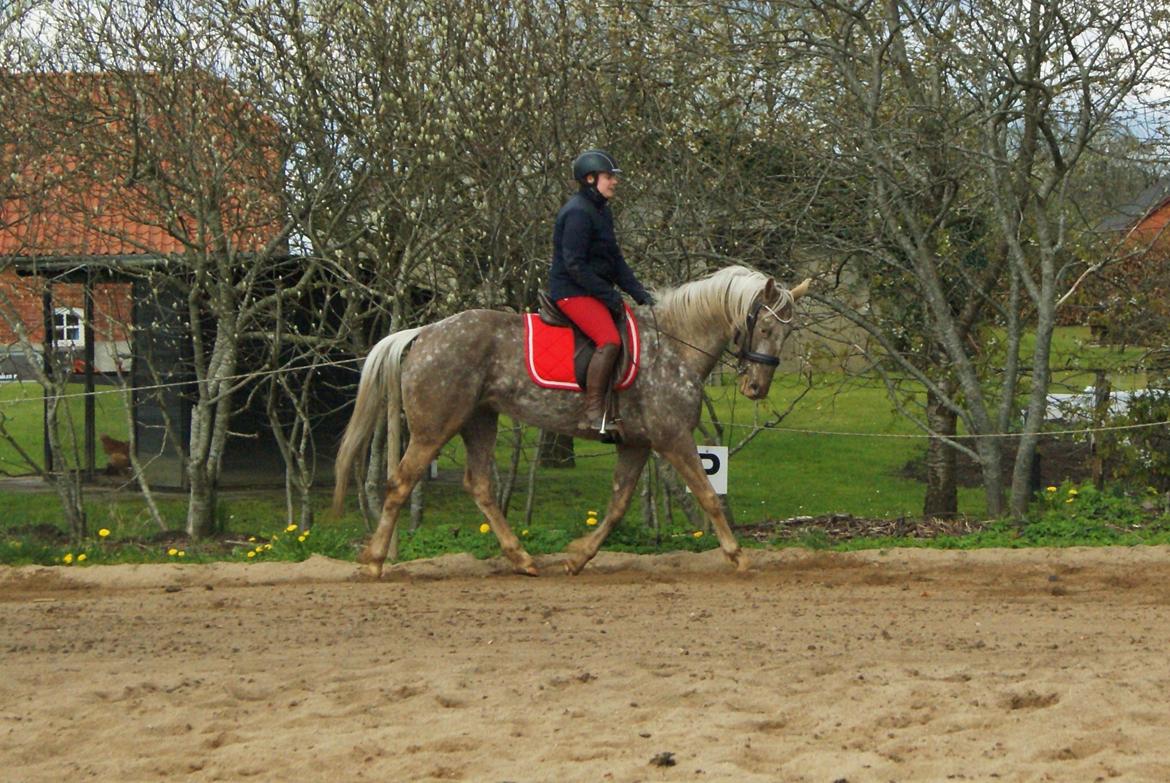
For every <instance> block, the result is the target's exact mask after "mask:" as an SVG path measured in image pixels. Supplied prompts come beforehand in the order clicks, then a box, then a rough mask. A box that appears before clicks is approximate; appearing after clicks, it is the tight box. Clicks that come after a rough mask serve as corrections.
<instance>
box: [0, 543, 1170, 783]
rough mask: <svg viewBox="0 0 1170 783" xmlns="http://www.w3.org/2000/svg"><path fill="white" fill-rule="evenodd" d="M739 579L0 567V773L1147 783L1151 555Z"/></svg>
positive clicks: (974, 561)
mask: <svg viewBox="0 0 1170 783" xmlns="http://www.w3.org/2000/svg"><path fill="white" fill-rule="evenodd" d="M545 562H548V561H545ZM754 562H755V564H756V566H755V570H754V571H753V572H752V573H751V574H749V575H747V576H745V577H739V576H736V575H733V574H730V573H728V572H727V570H726V568H725V566H724V565H723V563H722V561H721V559H720V557H719V555H718V554H717V553H708V554H705V555H681V554H680V555H665V556H659V557H633V556H623V555H616V554H603V555H602V556H601V557H600V558H599V559H598V561H596V565H595V566H591V567H590V568H589V569H588V570H587V571H586V573H585V574H583V575H582V576H580V577H576V578H568V577H564V576H549V577H542V578H539V579H531V578H522V577H515V576H510V575H506V574H502V573H500V572H501V570H502V569H503V564H502V563H498V562H486V563H484V562H476V561H474V560H472V559H470V558H468V557H461V556H456V557H448V558H442V559H439V560H436V561H428V562H420V563H412V564H407V565H404V566H398V567H395V568H394V569H392V570H389V571H388V572H387V576H386V578H385V579H384V580H383V581H381V582H378V583H368V582H358V581H354V580H353V566H352V565H350V564H345V563H338V562H334V561H329V560H325V559H321V558H315V559H313V560H310V561H308V562H306V563H302V564H299V565H289V564H254V565H235V564H231V565H228V564H223V565H214V566H197V565H187V566H178V565H174V566H169V565H168V566H106V567H91V568H71V569H63V568H22V569H0V672H2V676H0V778H3V779H4V780H5V781H11V782H13V783H15V782H17V781H21V782H23V781H62V780H79V779H95V780H102V781H151V780H192V781H205V780H228V781H239V780H265V781H268V780H271V781H289V780H301V781H312V780H326V781H349V780H377V781H413V780H466V781H488V782H490V783H501V782H502V781H514V782H515V783H521V782H528V781H532V782H536V781H556V782H557V783H565V782H567V781H610V780H613V781H682V780H686V781H716V780H718V781H817V782H819V783H835V782H839V781H842V780H844V781H849V783H860V782H862V781H883V782H884V781H945V780H980V781H984V780H987V781H992V780H994V781H1023V780H1027V781H1031V780H1053V781H1095V780H1109V779H1117V780H1124V781H1166V780H1170V662H1168V660H1167V654H1168V652H1170V550H1167V549H1165V548H1134V549H1092V550H1086V549H1071V550H1030V551H999V550H989V551H981V552H974V553H960V552H933V551H915V550H893V551H890V552H886V553H880V552H873V553H863V554H850V555H839V554H817V553H811V552H804V551H785V552H780V553H759V554H757V556H756V558H755V561H754ZM666 754H672V755H670V756H667V755H666ZM655 758H657V759H658V760H659V763H660V764H662V763H665V761H666V760H669V761H673V765H670V766H660V765H657V764H654V763H652V759H655Z"/></svg>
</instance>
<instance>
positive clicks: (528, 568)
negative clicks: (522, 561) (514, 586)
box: [516, 564, 540, 576]
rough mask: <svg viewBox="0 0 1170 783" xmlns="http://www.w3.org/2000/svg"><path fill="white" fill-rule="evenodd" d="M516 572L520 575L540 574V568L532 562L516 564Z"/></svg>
mask: <svg viewBox="0 0 1170 783" xmlns="http://www.w3.org/2000/svg"><path fill="white" fill-rule="evenodd" d="M516 573H518V574H520V575H521V576H540V569H539V568H537V567H536V566H534V565H532V564H529V565H524V566H516Z"/></svg>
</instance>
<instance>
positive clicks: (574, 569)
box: [561, 560, 585, 576]
mask: <svg viewBox="0 0 1170 783" xmlns="http://www.w3.org/2000/svg"><path fill="white" fill-rule="evenodd" d="M561 565H562V566H564V568H565V573H566V574H568V575H569V576H576V575H577V574H579V573H581V570H582V569H583V568H585V564H584V563H577V562H575V561H573V560H566V561H564V562H563V563H561Z"/></svg>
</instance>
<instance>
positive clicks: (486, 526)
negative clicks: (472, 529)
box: [479, 522, 492, 533]
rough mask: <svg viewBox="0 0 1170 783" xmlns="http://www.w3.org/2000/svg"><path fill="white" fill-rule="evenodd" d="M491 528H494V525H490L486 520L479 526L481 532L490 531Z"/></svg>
mask: <svg viewBox="0 0 1170 783" xmlns="http://www.w3.org/2000/svg"><path fill="white" fill-rule="evenodd" d="M491 529H492V526H491V525H489V524H488V523H487V522H484V523H483V524H482V525H480V526H479V532H481V533H488V532H490V531H491Z"/></svg>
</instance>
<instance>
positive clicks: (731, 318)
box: [659, 266, 768, 332]
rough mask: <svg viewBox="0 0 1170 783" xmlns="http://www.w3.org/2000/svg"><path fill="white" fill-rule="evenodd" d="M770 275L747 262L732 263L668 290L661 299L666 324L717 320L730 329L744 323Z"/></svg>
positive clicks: (706, 322) (662, 316)
mask: <svg viewBox="0 0 1170 783" xmlns="http://www.w3.org/2000/svg"><path fill="white" fill-rule="evenodd" d="M767 282H768V276H767V275H765V274H763V273H762V272H757V271H756V270H754V269H751V268H749V267H746V266H729V267H726V268H724V269H720V270H718V271H716V272H712V273H711V274H709V275H707V276H706V277H702V278H700V279H698V280H694V281H691V282H689V283H683V284H682V285H680V286H679V287H677V288H672V289H670V290H668V291H666V292H664V293H663V294H662V295H661V297H660V299H659V313H660V314H661V318H662V321H663V325H664V326H665V327H666V328H668V329H670V328H674V329H676V330H677V329H679V328H681V327H682V326H684V325H686V324H695V323H703V324H717V325H718V327H719V328H720V329H725V330H726V331H728V332H730V331H731V330H732V329H734V328H735V327H736V326H737V325H738V324H741V323H743V321H744V320H745V319H746V318H747V315H748V311H749V310H750V309H751V306H752V301H753V300H755V298H756V295H757V294H759V293H760V291H761V289H763V287H764V284H765V283H767Z"/></svg>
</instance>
